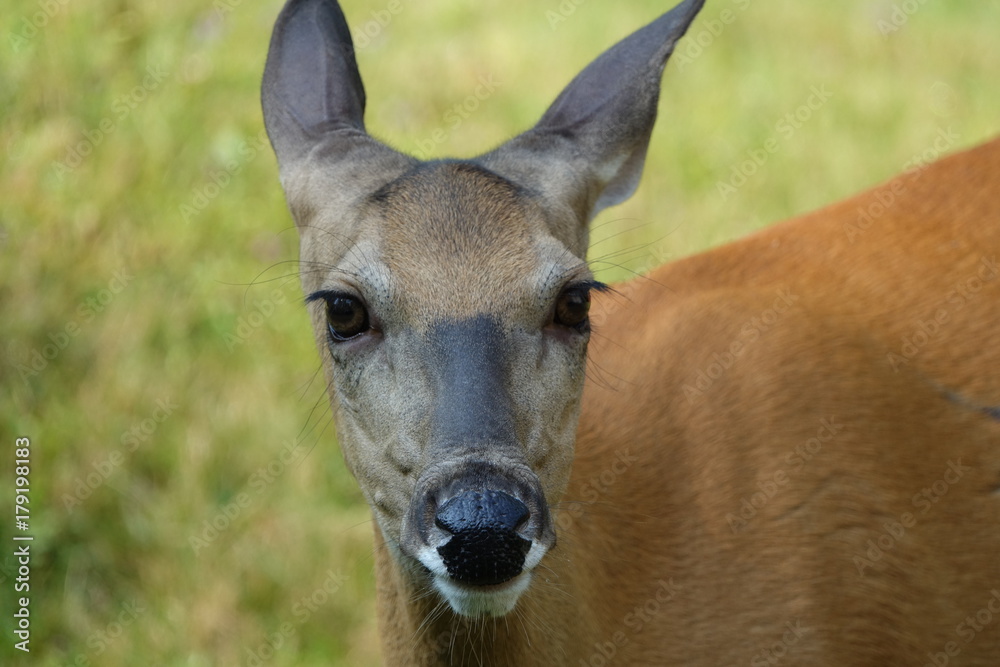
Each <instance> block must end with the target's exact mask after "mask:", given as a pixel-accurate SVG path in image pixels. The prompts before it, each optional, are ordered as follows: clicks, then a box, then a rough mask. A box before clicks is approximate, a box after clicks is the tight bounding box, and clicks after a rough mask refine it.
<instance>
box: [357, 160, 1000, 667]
mask: <svg viewBox="0 0 1000 667" xmlns="http://www.w3.org/2000/svg"><path fill="white" fill-rule="evenodd" d="M998 178H1000V141H994V142H992V143H991V144H988V145H986V146H983V147H981V148H978V149H975V150H972V151H969V152H967V153H963V154H961V155H957V156H953V157H951V158H948V159H946V160H944V161H942V162H940V163H938V164H935V165H932V166H930V167H928V168H927V169H926V170H924V171H920V172H916V173H913V174H909V175H905V176H902V177H900V180H899V181H898V182H899V183H902V184H904V185H905V189H904V190H903V191H902V192H903V194H902V195H900V196H899V197H898V199H897V201H896V202H895V203H894V204H893V205H891V206H890V207H889V208H888V209H887V211H886V212H885V213H884V214H883V215H882V216H881V217H878V218H877V220H875V221H874V222H873V223H872V224H871V226H870V227H869V228H868V229H867V231H866V232H864V233H863V234H861V235H860V236H857V237H855V239H854V242H853V243H852V242H851V241H850V240H849V239H848V232H849V231H851V228H850V225H855V224H856V223H857V216H858V213H857V211H858V209H866V208H868V207H869V206H870V205H871V204H872V203H873V202H876V201H877V197H878V193H880V192H885V191H886V189H887V188H891V184H887V185H884V186H880V187H879V188H876V189H874V190H872V191H870V192H867V193H865V194H863V195H860V196H859V197H856V198H853V199H850V200H847V201H844V202H841V203H839V204H836V205H833V206H830V207H828V208H826V209H824V210H822V211H818V212H816V213H813V214H810V215H806V216H803V217H801V218H797V219H794V220H790V221H788V222H785V223H783V224H779V225H775V226H773V227H771V228H769V229H767V230H764V231H762V232H760V233H757V234H755V235H752V236H750V237H748V238H746V239H743V240H741V241H737V242H735V243H732V244H729V245H727V246H724V247H721V248H718V249H716V250H713V251H709V252H706V253H703V254H701V255H698V256H695V257H691V258H688V259H686V260H682V261H680V262H677V263H674V264H671V265H668V266H664V267H662V268H660V269H658V270H656V271H654V272H653V273H652V274H651V275H650V276H649V277H648V278H640V279H637V280H635V281H633V282H632V283H628V284H625V285H621V286H618V291H619V294H618V295H614V294H612V295H608V296H602V297H600V301H599V303H598V304H597V305H596V307H595V310H596V311H597V312H595V314H594V318H595V320H597V321H599V322H601V324H600V326H599V328H597V330H596V331H595V334H594V340H593V341H592V342H591V346H590V361H589V365H590V369H591V371H590V378H591V379H590V381H589V382H588V384H587V387H586V390H585V396H584V408H583V413H582V416H581V421H580V429H579V435H578V440H577V453H576V458H575V461H574V465H573V474H572V478H571V481H570V487H569V490H568V491H567V493H566V495H565V497H564V498H563V499H562V501H561V502H560V503H559V505H558V507H559V511H558V512H557V519H556V524H557V530H558V531H559V538H558V539H559V542H558V545H557V546H556V548H555V549H554V550H553V551H552V552H550V553H549V554H548V556H547V557H546V560H545V562H543V567H542V571H541V573H540V576H538V577H537V578H536V580H535V582H534V584H533V586H532V588H531V589H530V590H529V591H528V593H527V594H526V595H525V597H524V598H523V599H522V600H521V602H519V604H518V608H517V609H516V610H515V613H514V614H513V616H512V617H507V618H501V619H488V620H470V619H463V618H458V617H456V616H454V615H453V614H451V613H450V611H445V612H444V613H441V614H440V615H438V616H436V617H434V616H431V615H430V612H431V611H432V610H433V608H434V607H435V606H436V605H437V603H436V602H435V601H433V600H427V599H424V600H420V601H413V600H412V595H413V593H414V591H410V590H407V588H406V584H405V583H403V582H402V581H401V580H400V578H399V577H398V574H396V572H395V566H394V564H393V562H392V560H391V558H389V556H388V555H387V553H386V550H385V548H384V545H383V544H382V542H381V539H380V535H379V533H378V531H376V556H377V563H378V566H377V575H378V582H379V583H378V588H379V590H378V593H379V610H380V623H381V627H382V636H383V641H384V650H385V659H386V663H387V664H392V665H437V664H463V665H464V664H469V665H476V664H483V665H513V664H516V665H554V664H561V665H574V666H576V665H581V664H584V665H586V664H604V663H602V662H601V661H600V660H601V658H602V656H608V655H610V654H612V653H613V655H614V658H613V663H614V664H635V665H706V666H712V667H714V666H717V665H734V664H769V663H768V662H767V655H766V654H764V653H763V651H765V650H775V651H777V652H778V653H781V651H787V656H785V657H784V659H783V661H782V662H783V663H784V664H795V665H872V666H873V667H874V666H882V665H923V664H925V663H929V661H930V657H929V656H928V653H931V654H945V655H946V651H947V650H951V651H952V652H954V651H955V650H956V649H957V650H958V654H957V655H956V656H951V657H949V660H951V662H950V663H949V664H959V665H983V666H987V665H996V664H998V661H1000V613H993V614H992V618H993V621H992V622H991V623H990V624H988V625H985V626H982V627H983V629H982V631H981V632H974V633H973V634H972V635H971V639H970V640H969V641H968V642H966V639H967V638H969V632H972V628H974V627H975V626H973V625H968V624H966V625H965V626H961V624H962V623H964V622H965V620H964V619H966V617H970V616H971V617H973V619H975V615H976V613H977V612H979V611H980V610H981V609H984V608H988V606H987V605H988V604H989V603H990V601H991V599H993V598H992V597H991V596H993V595H994V592H995V591H998V590H1000V419H997V418H996V416H995V415H994V416H992V417H991V416H989V415H988V414H985V413H984V412H983V411H982V410H981V409H980V408H986V407H994V408H995V407H997V406H1000V373H998V372H997V371H996V369H998V368H1000V351H998V349H1000V348H998V347H997V346H996V345H995V340H994V339H995V335H991V334H993V333H994V332H996V331H998V330H1000V308H998V304H1000V275H994V276H993V277H992V278H989V279H987V280H985V281H984V282H983V287H982V288H981V290H980V291H979V292H978V293H977V294H976V295H974V296H971V297H970V298H969V299H967V300H965V301H964V303H962V304H961V305H959V304H958V302H957V301H955V300H953V301H952V302H951V303H949V302H948V300H947V296H948V293H949V292H950V291H951V290H952V289H954V285H955V284H956V283H958V282H960V281H966V280H968V279H971V278H973V277H974V276H976V273H977V270H978V268H977V267H979V266H981V264H980V261H981V258H984V257H985V258H986V259H988V260H992V259H993V258H994V257H997V258H1000V225H998V224H996V223H997V222H998V221H1000V199H998V198H997V196H996V194H995V189H994V188H992V187H991V185H992V184H993V183H995V182H996V181H997V179H998ZM876 208H877V207H876ZM845 226H847V230H848V231H845ZM779 290H786V294H790V295H791V296H793V297H797V300H794V301H793V302H792V305H791V306H789V307H788V308H787V310H786V311H785V312H784V313H782V314H780V315H779V317H778V319H777V321H775V322H773V324H772V325H770V326H769V328H767V330H764V328H763V327H764V324H763V322H762V323H761V325H760V326H759V327H758V328H757V331H758V332H759V336H758V337H757V338H756V339H754V340H752V341H751V340H750V338H751V336H749V335H742V336H741V330H742V329H743V327H744V326H745V325H746V324H747V323H748V322H750V323H752V322H753V321H754V318H761V316H762V314H763V313H765V312H766V311H767V310H768V309H769V308H771V307H772V306H773V305H774V302H775V299H776V298H778V297H776V294H778V291H779ZM941 308H945V309H947V310H948V313H949V319H947V321H945V323H944V324H942V325H941V327H940V330H939V332H938V333H937V335H936V337H932V338H931V340H930V341H929V342H928V343H927V344H926V345H925V346H924V347H922V348H920V349H919V350H918V352H917V354H916V355H915V356H913V357H912V359H910V360H909V361H908V362H905V363H902V364H899V366H898V370H897V369H894V367H893V365H892V364H891V363H890V362H889V360H888V358H887V354H888V353H889V352H890V351H892V352H894V353H896V354H900V355H901V352H900V347H901V342H900V338H901V337H902V336H910V337H912V335H913V332H914V331H916V330H918V326H919V325H918V321H919V320H925V321H928V320H931V319H933V317H934V314H935V313H936V312H937V311H938V310H940V309H941ZM751 327H753V325H752V324H751ZM741 338H742V339H744V340H745V342H746V345H745V347H744V349H743V350H742V351H741V352H740V353H739V355H738V356H737V357H736V358H735V360H734V361H733V363H732V364H731V366H730V368H729V369H728V370H726V372H724V373H723V374H722V375H721V376H720V377H718V379H716V380H715V381H714V383H713V384H712V385H711V386H710V387H709V388H708V389H707V390H706V391H704V392H703V393H702V395H700V396H695V395H693V394H692V396H693V399H692V400H689V399H688V398H686V397H685V394H684V391H683V387H684V386H685V385H692V386H693V385H694V384H695V382H696V379H697V377H698V373H699V371H702V370H706V369H708V368H709V367H710V365H711V363H712V361H713V354H714V353H719V354H720V355H721V354H722V353H724V352H726V351H727V350H729V349H730V347H731V344H732V342H733V341H734V340H741ZM948 392H952V393H953V394H954V397H949V394H948ZM824 419H825V420H828V421H832V423H833V424H834V425H835V426H836V427H839V428H838V429H837V430H836V432H835V433H833V435H832V437H829V438H828V439H826V441H823V442H821V443H820V445H821V447H820V448H819V450H818V451H816V453H815V454H814V455H813V456H812V458H811V459H810V460H809V461H804V460H803V461H802V465H801V466H800V465H799V461H798V460H795V461H794V464H790V463H788V461H787V457H788V456H789V455H790V454H791V453H793V452H795V450H796V447H802V446H806V443H808V442H809V441H810V439H813V438H816V437H817V433H818V432H819V431H820V429H821V428H822V425H823V421H822V420H824ZM828 435H830V432H829V431H827V432H826V433H824V436H828ZM812 446H813V447H814V448H815V444H813V445H812ZM803 451H806V452H808V450H807V449H806V450H803ZM623 452H624V453H626V454H627V455H628V456H631V457H635V458H636V459H638V460H637V461H635V462H631V463H629V464H628V465H627V466H626V465H625V464H624V463H623V464H621V465H619V466H617V469H616V468H615V467H614V462H615V460H616V457H617V456H618V455H620V454H621V453H623ZM959 460H960V461H961V465H962V466H967V467H969V468H971V470H969V471H967V472H964V473H963V475H962V477H961V478H959V479H957V481H956V482H955V483H954V484H949V485H948V488H947V491H946V493H945V494H944V495H942V496H940V497H938V501H937V502H933V503H930V502H929V501H928V502H929V509H927V511H926V513H922V511H921V510H922V509H924V507H925V504H924V503H923V502H921V504H919V505H916V504H914V496H916V495H917V494H920V493H922V490H923V489H925V488H932V485H933V484H934V483H935V481H936V480H942V479H944V477H945V476H946V475H945V474H946V472H947V471H948V469H949V462H957V461H959ZM609 471H610V472H609ZM778 471H784V472H785V477H783V478H780V479H784V480H785V482H784V483H782V484H777V483H776V486H777V491H776V492H775V493H774V494H773V496H772V497H771V498H769V499H768V500H767V501H766V502H764V503H760V502H758V504H759V505H761V507H760V508H759V509H757V510H756V511H757V513H756V516H753V517H751V518H748V519H746V520H745V525H741V524H740V523H739V522H738V521H733V522H732V525H735V526H736V529H735V530H734V529H733V527H732V526H731V524H730V522H729V521H727V516H729V515H733V516H736V517H739V516H740V515H739V513H740V510H741V502H742V500H743V499H751V498H752V497H753V494H754V493H755V492H758V491H760V489H761V488H760V487H759V486H758V485H757V482H758V481H763V480H767V479H771V480H772V481H773V480H774V475H775V473H776V472H778ZM602 474H603V475H604V478H603V480H602V478H601V475H602ZM951 476H952V478H954V474H952V475H951ZM595 480H596V482H595ZM938 488H939V489H940V485H939V487H938ZM594 492H596V494H597V495H596V497H595V495H594ZM932 495H933V496H934V497H937V494H936V493H935V492H934V491H933V488H932ZM757 499H758V501H759V500H760V497H758V498H757ZM904 513H909V514H910V515H912V516H913V517H914V520H913V521H914V522H913V525H912V526H910V527H907V526H903V529H904V531H905V533H904V534H903V535H902V536H901V537H898V538H897V537H893V535H892V533H891V532H888V531H887V529H886V528H885V527H884V526H883V524H884V523H886V522H897V523H899V524H900V525H902V523H900V522H901V521H902V520H903V515H904ZM906 523H910V522H909V521H907V522H906ZM890 526H892V524H891V523H890ZM893 530H896V531H898V530H899V529H898V527H895V526H893ZM883 535H888V536H889V537H891V538H892V546H890V547H889V548H888V549H887V550H885V551H884V552H883V554H882V556H881V558H880V559H879V560H877V561H873V562H872V565H871V566H867V565H865V564H864V563H862V569H863V574H862V573H859V567H858V564H857V563H856V562H855V560H854V559H855V557H860V558H864V559H866V560H869V555H868V554H866V552H867V551H868V550H869V546H868V540H873V541H875V543H876V545H877V544H878V539H879V537H880V536H883ZM883 544H888V539H885V538H884V539H883ZM660 582H665V583H660ZM658 595H659V598H658ZM992 604H993V608H994V610H1000V596H998V597H997V598H996V601H994V602H993V603H992ZM646 605H648V608H647V609H646V610H645V611H640V612H638V613H637V612H636V608H637V607H638V608H641V607H644V606H646ZM429 616H430V617H431V618H433V619H434V620H432V621H431V622H426V621H425V619H427V618H428V617H429ZM984 617H985V615H984ZM647 619H648V620H647ZM974 623H979V621H975V620H974ZM787 624H792V626H791V627H794V628H795V629H796V630H798V634H796V633H794V632H792V631H791V630H790V627H789V626H788V625H787ZM960 627H962V628H968V629H969V631H968V632H967V631H965V630H964V629H963V630H962V632H961V633H959V629H960ZM786 640H787V641H786ZM776 655H777V654H774V653H772V654H771V657H775V656H776ZM781 655H782V656H784V655H785V654H784V653H781ZM755 659H756V660H758V662H756V663H754V662H752V661H754V660H755ZM938 659H939V660H940V659H941V658H940V657H939V658H938ZM581 661H582V662H581ZM611 662H612V661H611V660H608V664H611ZM772 664H773V663H772Z"/></svg>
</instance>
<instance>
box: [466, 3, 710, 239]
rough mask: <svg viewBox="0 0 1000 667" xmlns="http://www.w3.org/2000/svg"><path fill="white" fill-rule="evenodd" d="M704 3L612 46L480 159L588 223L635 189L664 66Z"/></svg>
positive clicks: (682, 6)
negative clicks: (528, 125) (534, 120)
mask: <svg viewBox="0 0 1000 667" xmlns="http://www.w3.org/2000/svg"><path fill="white" fill-rule="evenodd" d="M703 4H704V0H685V2H682V3H681V4H679V5H677V6H676V7H674V8H673V9H672V10H670V11H669V12H668V13H666V14H664V15H663V16H661V17H660V18H659V19H657V20H656V21H653V22H652V23H650V24H649V25H647V26H646V27H644V28H642V29H640V30H638V31H636V32H635V33H633V34H632V35H630V36H629V37H626V38H625V39H624V40H622V41H621V42H619V43H618V44H616V45H614V46H613V47H611V48H610V49H608V50H607V51H605V52H604V53H603V54H602V55H601V56H600V57H598V58H597V60H595V61H594V62H592V63H591V64H590V65H589V66H588V67H587V68H586V69H584V70H583V71H582V72H580V74H578V75H577V77H576V78H575V79H573V81H572V82H570V84H569V85H568V86H567V87H566V88H565V90H563V91H562V93H561V94H560V95H559V97H557V98H556V100H555V102H553V103H552V106H550V107H549V109H548V110H547V111H546V112H545V114H544V115H543V116H542V118H541V120H539V121H538V124H537V125H535V127H533V128H532V129H530V130H528V131H527V132H525V133H524V134H521V135H519V136H517V137H515V138H514V139H512V140H510V141H509V142H507V143H506V144H504V145H503V146H501V147H500V148H498V149H496V150H495V151H493V152H491V153H488V154H486V155H484V156H483V157H482V158H481V160H482V162H483V163H484V164H485V165H486V166H488V167H489V168H491V169H493V170H495V171H497V172H499V173H501V174H504V175H505V176H507V177H508V178H511V179H512V180H514V181H516V182H519V183H520V184H521V185H523V186H525V187H528V188H531V189H541V190H542V191H543V192H545V193H546V194H547V195H549V196H551V197H556V198H559V199H562V200H563V201H564V202H565V203H567V204H569V205H570V206H571V207H572V208H573V209H574V210H575V211H576V212H577V213H578V215H579V216H580V217H581V219H582V221H583V222H588V221H589V220H590V219H591V218H593V216H594V215H596V214H597V213H598V212H599V211H600V210H601V209H603V208H607V207H608V206H613V205H615V204H619V203H621V202H623V201H625V200H626V199H628V198H629V197H630V196H632V193H633V192H635V189H636V187H637V186H638V184H639V179H640V177H641V176H642V167H643V164H644V162H645V159H646V149H647V147H648V146H649V136H650V133H651V132H652V130H653V124H654V122H655V121H656V106H657V102H658V101H659V95H660V79H661V77H662V74H663V68H664V66H665V65H666V63H667V59H668V58H669V57H670V54H671V53H673V50H674V46H675V45H676V44H677V41H678V40H679V39H680V38H681V37H682V36H683V35H684V33H685V32H686V31H687V29H688V26H690V25H691V22H692V21H693V20H694V17H695V16H696V15H697V14H698V11H699V10H700V9H701V7H702V5H703Z"/></svg>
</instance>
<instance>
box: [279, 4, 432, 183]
mask: <svg viewBox="0 0 1000 667" xmlns="http://www.w3.org/2000/svg"><path fill="white" fill-rule="evenodd" d="M261 103H262V106H263V109H264V125H265V126H266V127H267V134H268V137H270V139H271V145H272V146H273V147H274V152H275V155H277V157H278V166H279V167H280V169H281V178H282V182H283V183H285V185H286V190H287V186H288V182H289V180H290V179H291V175H292V174H294V173H295V172H296V171H298V169H299V167H300V166H301V165H303V164H304V163H305V162H306V158H307V156H309V154H310V153H311V152H312V151H313V150H314V149H316V148H317V147H319V146H321V145H322V147H323V150H322V155H323V158H324V168H325V169H329V170H331V171H332V172H333V173H334V174H335V175H343V178H339V179H338V180H339V181H340V182H341V183H342V187H343V188H345V189H353V190H357V192H348V193H345V194H360V193H364V191H365V189H366V188H368V189H374V188H376V187H377V186H378V185H380V184H381V183H382V182H384V181H385V180H386V179H387V178H388V176H389V175H392V174H395V173H396V172H398V171H399V170H400V169H402V168H405V167H407V166H409V165H410V164H412V163H414V162H415V161H414V160H413V159H412V158H408V157H405V156H403V155H401V154H399V153H397V152H396V151H394V150H392V149H391V148H389V147H388V146H385V145H384V144H382V143H380V142H378V141H377V140H375V139H373V138H372V137H370V136H369V135H368V134H367V133H366V132H365V121H364V114H365V89H364V85H363V84H362V82H361V74H360V73H359V72H358V65H357V62H356V61H355V58H354V44H353V43H352V41H351V31H350V29H349V28H348V26H347V21H346V19H345V18H344V13H343V11H342V10H341V9H340V5H339V4H337V2H336V1H335V0H289V2H288V3H287V4H286V5H285V7H284V8H283V9H282V10H281V14H280V15H279V16H278V20H277V21H276V23H275V25H274V33H273V34H272V36H271V46H270V49H269V50H268V54H267V64H266V66H265V67H264V81H263V84H262V86H261Z"/></svg>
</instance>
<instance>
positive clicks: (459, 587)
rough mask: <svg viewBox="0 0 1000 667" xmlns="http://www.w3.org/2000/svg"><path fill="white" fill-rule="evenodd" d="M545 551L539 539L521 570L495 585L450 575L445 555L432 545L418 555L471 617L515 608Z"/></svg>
mask: <svg viewBox="0 0 1000 667" xmlns="http://www.w3.org/2000/svg"><path fill="white" fill-rule="evenodd" d="M545 551H546V548H545V547H542V546H541V545H539V544H537V543H536V544H534V545H532V548H531V550H530V551H529V552H528V556H527V558H526V559H525V563H524V565H525V567H524V570H522V572H521V574H519V575H517V576H516V577H514V578H513V579H511V580H510V581H505V582H503V583H502V584H495V585H492V586H467V585H465V584H462V583H460V582H458V581H455V579H453V578H452V577H450V576H449V575H448V570H447V568H446V567H445V565H444V562H443V561H442V560H441V556H439V555H438V553H437V552H436V551H435V550H433V549H431V548H425V549H423V550H422V551H421V553H420V554H419V555H418V558H419V559H420V562H422V563H423V564H424V566H425V567H427V569H428V570H430V571H431V573H432V574H433V575H434V588H436V589H437V591H438V593H440V594H441V597H443V598H444V599H445V600H447V602H448V604H449V605H450V606H451V608H452V610H454V612H455V613H456V614H460V615H462V616H471V617H481V616H504V615H505V614H508V613H510V611H511V610H512V609H514V605H516V604H517V601H518V600H519V599H520V597H521V595H523V594H524V592H525V591H526V590H528V586H530V585H531V570H532V569H533V568H534V567H535V566H536V565H538V562H539V561H540V560H541V559H542V556H543V555H544V554H545Z"/></svg>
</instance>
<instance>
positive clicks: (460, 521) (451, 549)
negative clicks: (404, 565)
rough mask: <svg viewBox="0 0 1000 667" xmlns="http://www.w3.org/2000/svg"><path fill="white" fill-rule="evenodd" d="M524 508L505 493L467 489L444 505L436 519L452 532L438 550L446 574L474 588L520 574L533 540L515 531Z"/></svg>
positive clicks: (521, 518)
mask: <svg viewBox="0 0 1000 667" xmlns="http://www.w3.org/2000/svg"><path fill="white" fill-rule="evenodd" d="M528 515H529V512H528V508H527V507H525V505H524V503H522V502H521V501H520V500H518V499H517V498H514V497H513V496H511V495H508V494H506V493H504V492H503V491H484V492H482V493H480V492H478V491H465V492H463V493H460V494H459V495H457V496H455V497H454V498H451V499H450V500H448V502H446V503H444V504H443V505H442V506H441V507H440V508H439V509H438V512H437V517H436V518H435V521H434V522H435V523H436V524H437V525H438V527H439V528H442V529H444V530H446V531H448V532H449V533H451V534H452V537H451V539H450V540H448V543H447V544H445V545H444V546H442V547H440V548H438V553H439V554H441V558H442V559H443V560H444V564H445V567H447V568H448V574H449V575H451V576H452V577H454V578H455V579H458V580H459V581H461V582H463V583H467V584H472V585H475V586H487V585H490V584H502V583H503V582H505V581H508V580H510V579H513V578H514V577H516V576H517V575H519V574H520V573H521V569H522V568H523V567H524V557H525V555H527V553H528V549H530V548H531V540H526V539H524V538H523V537H521V536H520V535H518V534H517V527H518V526H520V525H521V524H522V523H524V521H525V520H526V519H527V518H528Z"/></svg>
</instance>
